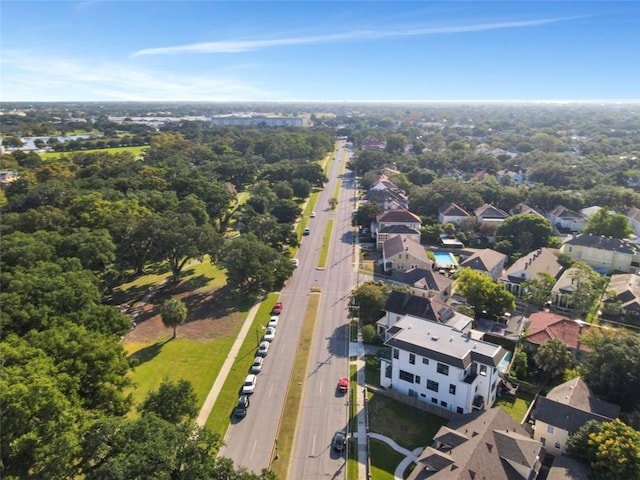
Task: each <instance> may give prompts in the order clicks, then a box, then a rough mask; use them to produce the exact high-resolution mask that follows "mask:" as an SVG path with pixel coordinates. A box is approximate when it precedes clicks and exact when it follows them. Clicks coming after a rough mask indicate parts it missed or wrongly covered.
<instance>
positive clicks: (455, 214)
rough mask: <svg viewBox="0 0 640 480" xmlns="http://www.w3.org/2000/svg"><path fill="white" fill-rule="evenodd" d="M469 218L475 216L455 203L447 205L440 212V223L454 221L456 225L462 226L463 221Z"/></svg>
mask: <svg viewBox="0 0 640 480" xmlns="http://www.w3.org/2000/svg"><path fill="white" fill-rule="evenodd" d="M467 219H469V220H471V219H473V217H472V216H471V215H469V214H468V213H467V212H466V211H465V210H464V209H463V208H462V207H459V206H458V205H456V204H455V203H450V204H448V205H445V206H444V207H443V208H442V209H440V211H439V212H438V223H439V224H440V225H445V224H447V223H453V224H454V225H455V226H457V227H460V226H461V225H462V222H463V221H465V220H467Z"/></svg>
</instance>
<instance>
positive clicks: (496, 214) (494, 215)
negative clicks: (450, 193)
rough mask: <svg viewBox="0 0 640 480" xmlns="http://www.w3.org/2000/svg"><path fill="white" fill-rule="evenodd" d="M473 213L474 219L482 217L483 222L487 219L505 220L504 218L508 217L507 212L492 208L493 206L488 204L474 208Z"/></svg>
mask: <svg viewBox="0 0 640 480" xmlns="http://www.w3.org/2000/svg"><path fill="white" fill-rule="evenodd" d="M474 213H475V215H476V217H482V218H484V219H485V220H488V219H496V220H501V219H505V218H507V217H508V216H509V214H508V213H507V212H505V211H504V210H502V209H500V208H498V207H494V206H493V205H491V204H489V203H485V204H484V205H482V206H481V207H478V208H476V210H475V212H474Z"/></svg>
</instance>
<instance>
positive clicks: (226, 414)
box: [205, 293, 280, 438]
mask: <svg viewBox="0 0 640 480" xmlns="http://www.w3.org/2000/svg"><path fill="white" fill-rule="evenodd" d="M279 295H280V294H279V293H273V294H270V295H269V296H267V298H266V299H265V300H264V301H263V302H262V304H261V305H260V308H259V309H258V312H257V313H256V316H255V317H254V319H253V322H252V324H251V327H250V329H249V331H248V333H247V336H246V338H245V339H244V342H243V343H242V347H240V350H239V352H238V356H237V357H236V359H235V361H234V362H233V366H232V367H231V370H230V371H229V374H228V376H227V379H226V380H225V382H224V385H223V387H222V390H220V393H219V394H218V398H217V399H216V402H215V403H214V405H213V409H212V410H211V414H210V415H209V418H208V419H207V422H206V423H205V427H207V428H209V429H210V430H212V431H214V432H217V433H219V434H220V437H221V438H224V436H225V434H226V432H227V429H228V428H229V423H230V422H231V415H232V413H233V409H234V407H235V406H236V404H237V403H238V395H239V394H238V392H239V389H240V387H241V386H242V383H243V382H244V379H245V377H246V376H247V373H248V372H249V368H250V367H251V364H252V363H253V359H254V358H255V356H256V350H257V348H258V345H259V344H260V340H261V338H262V335H263V334H264V329H265V326H266V324H267V322H268V321H269V316H270V313H271V310H272V308H273V306H274V304H275V302H276V300H277V298H278V296H279ZM228 351H229V349H227V350H226V352H228Z"/></svg>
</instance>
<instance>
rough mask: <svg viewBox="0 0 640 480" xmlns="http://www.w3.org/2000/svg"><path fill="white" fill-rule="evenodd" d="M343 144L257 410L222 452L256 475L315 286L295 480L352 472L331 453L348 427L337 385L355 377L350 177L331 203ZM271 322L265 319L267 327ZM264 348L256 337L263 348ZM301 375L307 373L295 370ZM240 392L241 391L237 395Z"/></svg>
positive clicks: (268, 452) (265, 457)
mask: <svg viewBox="0 0 640 480" xmlns="http://www.w3.org/2000/svg"><path fill="white" fill-rule="evenodd" d="M339 144H340V146H341V148H340V149H339V150H338V152H337V154H336V159H337V160H338V161H335V162H333V165H332V167H331V169H330V171H329V174H328V177H329V181H328V182H327V183H326V184H325V188H324V190H323V191H322V193H321V194H320V196H319V198H318V202H317V204H316V212H317V216H316V218H313V219H310V221H309V228H310V230H311V233H310V235H308V236H305V237H303V239H302V245H301V247H300V249H299V251H298V257H297V258H298V259H299V261H300V266H299V267H298V268H297V269H296V271H295V272H294V274H293V275H292V277H291V278H290V279H289V280H288V282H287V285H286V286H285V288H284V289H283V290H282V293H281V296H280V300H281V301H282V302H283V304H284V309H283V312H282V314H281V315H280V321H279V325H278V327H277V333H276V338H275V340H274V341H273V342H272V344H271V347H270V349H269V353H268V355H267V357H266V358H265V363H264V366H263V368H262V372H261V373H260V374H259V375H258V381H257V385H256V388H255V393H254V394H253V395H252V396H251V406H250V407H249V409H248V413H247V416H246V417H245V418H243V419H242V420H233V421H232V423H231V425H230V427H229V429H228V430H227V434H226V436H225V443H226V446H225V447H223V449H222V451H221V455H222V456H225V457H229V458H231V459H232V460H233V461H234V462H235V464H236V466H242V467H245V468H247V469H248V470H251V471H253V472H256V473H259V472H260V471H261V470H262V469H263V468H268V467H269V465H270V464H271V462H272V461H273V459H274V455H275V454H276V451H277V449H276V435H277V432H278V427H279V422H280V416H281V414H282V410H283V407H284V401H285V395H286V392H287V388H288V384H289V378H290V376H291V372H292V369H293V368H294V365H293V362H294V359H295V354H296V349H297V345H298V338H299V337H300V331H301V328H302V322H303V316H304V314H305V312H306V309H307V304H308V301H309V296H310V295H311V290H312V288H313V287H318V288H319V289H320V291H321V294H322V297H321V304H320V309H319V316H318V319H317V321H316V331H315V333H314V340H313V346H312V350H311V358H310V361H309V365H308V369H307V379H306V382H305V385H304V389H305V390H304V396H303V406H302V411H301V415H300V419H299V428H298V432H297V435H296V445H295V451H294V458H293V461H292V468H291V474H290V476H289V478H316V477H324V476H327V475H329V476H330V477H333V476H334V475H335V473H336V472H340V471H343V472H344V471H345V470H346V467H345V465H344V459H343V458H342V457H341V456H338V455H335V454H332V453H331V452H330V448H329V444H330V442H331V438H332V436H333V433H334V432H335V431H336V430H338V429H341V428H345V426H346V418H347V406H346V397H341V396H339V395H336V385H337V382H338V379H339V378H340V377H341V376H345V375H347V374H348V357H347V347H348V343H347V341H348V338H347V327H346V325H347V322H348V318H347V313H348V310H347V307H348V305H347V302H348V295H349V293H350V291H351V287H352V285H353V284H354V282H355V273H354V272H353V268H352V267H353V263H352V262H353V258H352V249H353V246H352V234H351V212H352V210H353V205H354V189H353V179H352V178H351V177H350V176H349V177H345V178H344V180H343V184H342V188H341V190H340V193H339V197H338V206H337V208H336V210H335V212H331V211H330V208H329V199H330V198H331V197H332V196H333V194H334V190H335V186H336V183H337V182H338V180H339V178H338V177H339V175H340V172H341V171H342V168H343V164H344V162H345V161H346V160H347V158H348V154H347V152H346V151H345V150H344V149H343V148H342V147H343V145H344V142H340V143H339ZM330 217H333V218H334V230H333V236H332V244H331V248H330V251H329V261H328V264H327V269H325V270H318V269H317V268H316V266H317V264H318V258H319V253H320V249H321V247H322V241H323V235H324V231H325V228H326V225H327V222H328V219H329V218H330ZM268 320H269V319H268V318H264V322H265V324H266V323H267V321H268ZM259 341H260V339H259V338H257V339H256V347H257V345H258V343H259ZM295 368H307V367H305V366H301V365H295ZM247 373H248V372H247ZM240 387H241V385H238V389H240ZM299 387H300V388H303V386H302V385H300V386H299ZM229 413H231V412H229ZM325 472H327V473H325ZM343 476H344V475H343Z"/></svg>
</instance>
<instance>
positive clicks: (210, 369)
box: [125, 338, 233, 408]
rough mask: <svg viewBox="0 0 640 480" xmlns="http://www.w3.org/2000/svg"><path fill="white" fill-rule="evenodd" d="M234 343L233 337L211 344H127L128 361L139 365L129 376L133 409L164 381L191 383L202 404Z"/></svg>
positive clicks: (191, 341)
mask: <svg viewBox="0 0 640 480" xmlns="http://www.w3.org/2000/svg"><path fill="white" fill-rule="evenodd" d="M232 343H233V338H226V339H221V340H213V341H209V342H199V341H195V340H184V339H181V338H176V339H174V340H161V341H159V342H157V343H153V344H139V343H138V344H125V349H126V350H127V352H128V353H129V354H130V356H129V358H130V359H132V360H133V361H134V362H137V366H136V367H135V368H134V369H133V371H132V373H131V374H130V375H131V380H132V381H133V387H132V389H131V390H130V393H131V394H132V397H133V403H134V408H135V406H136V405H138V404H140V403H141V402H142V401H143V400H144V398H145V397H146V395H147V393H149V391H150V390H154V389H156V388H157V387H158V385H160V382H162V379H163V378H168V379H169V380H182V379H184V380H188V381H190V382H191V383H192V384H193V388H194V390H195V392H196V395H197V397H198V405H202V403H203V402H204V400H205V398H206V397H207V394H208V393H209V390H210V389H211V385H213V381H214V380H215V377H216V374H217V372H218V371H219V370H220V367H221V366H222V364H223V362H224V360H225V358H226V356H227V352H228V351H229V348H231V344H232Z"/></svg>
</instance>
